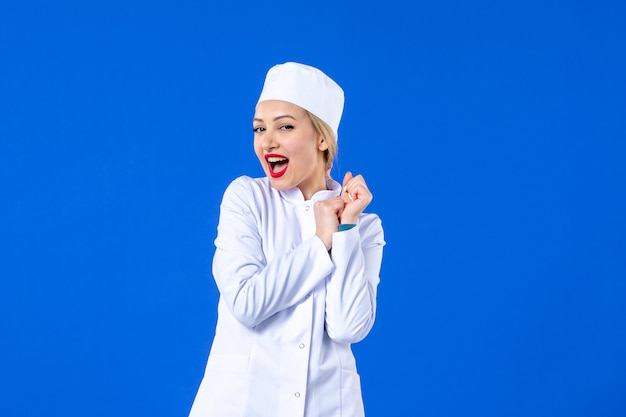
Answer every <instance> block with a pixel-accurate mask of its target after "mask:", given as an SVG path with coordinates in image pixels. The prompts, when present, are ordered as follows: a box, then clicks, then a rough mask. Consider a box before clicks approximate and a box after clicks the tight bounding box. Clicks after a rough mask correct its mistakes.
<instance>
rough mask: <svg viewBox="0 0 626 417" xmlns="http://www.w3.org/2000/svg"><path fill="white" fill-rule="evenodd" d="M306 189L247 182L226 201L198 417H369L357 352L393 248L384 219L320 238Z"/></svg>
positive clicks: (236, 184) (323, 194)
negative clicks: (327, 241) (329, 239)
mask: <svg viewBox="0 0 626 417" xmlns="http://www.w3.org/2000/svg"><path fill="white" fill-rule="evenodd" d="M328 188H329V189H328V190H324V191H320V192H318V193H316V194H315V195H314V196H313V198H312V199H311V200H309V201H305V200H304V197H303V195H302V193H301V192H300V190H299V189H298V188H293V189H291V190H287V191H278V190H276V189H274V188H272V187H271V185H270V183H269V181H268V179H267V178H250V177H246V176H242V177H239V178H237V179H236V180H234V181H233V182H232V183H231V184H230V185H229V186H228V188H227V189H226V191H225V193H224V196H223V200H222V204H221V207H220V218H219V224H218V233H217V238H216V240H215V246H216V251H215V257H214V259H213V276H214V278H215V282H216V284H217V287H218V289H219V291H220V299H219V303H218V319H217V327H216V330H215V338H214V340H213V344H212V346H211V351H210V354H209V358H208V361H207V365H206V371H205V374H204V378H203V379H202V382H201V384H200V387H199V389H198V392H197V394H196V398H195V400H194V403H193V405H192V408H191V412H190V414H189V416H190V417H298V416H306V417H361V416H364V410H363V401H362V397H361V385H360V378H359V375H358V373H357V369H356V363H355V359H354V356H353V354H352V350H351V348H350V344H351V343H355V342H358V341H360V340H362V339H363V338H364V337H365V336H366V335H367V334H368V332H369V331H370V329H371V328H372V325H373V323H374V318H375V313H376V289H377V285H378V282H379V272H380V267H381V262H382V250H383V246H384V244H385V242H384V239H383V229H382V225H381V221H380V219H379V217H378V216H377V215H375V214H362V215H361V216H360V218H359V221H358V224H357V226H356V227H354V228H352V229H350V230H347V231H342V232H337V233H335V234H334V235H333V245H332V250H331V255H330V256H329V253H328V251H327V250H326V247H325V246H324V244H323V243H322V241H321V240H320V239H319V238H317V237H316V236H315V217H314V214H313V203H314V202H315V201H319V200H326V199H328V198H330V197H334V196H337V195H339V193H340V191H341V186H340V185H339V184H338V183H337V182H336V181H333V180H328Z"/></svg>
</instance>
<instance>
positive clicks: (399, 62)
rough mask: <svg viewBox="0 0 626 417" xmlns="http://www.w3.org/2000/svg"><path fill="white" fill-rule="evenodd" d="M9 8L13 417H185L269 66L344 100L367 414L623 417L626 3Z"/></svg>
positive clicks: (8, 412) (6, 138)
mask: <svg viewBox="0 0 626 417" xmlns="http://www.w3.org/2000/svg"><path fill="white" fill-rule="evenodd" d="M55 3H56V4H51V2H43V1H42V2H36V1H31V2H25V1H21V2H20V1H11V0H9V1H4V2H2V3H1V4H0V59H1V61H0V62H1V65H0V106H1V107H0V184H1V185H2V197H1V200H0V201H1V204H0V279H1V281H0V282H1V283H2V287H1V290H0V335H1V337H2V340H1V343H0V375H1V377H0V385H1V386H0V388H1V392H2V394H1V395H0V415H2V416H11V417H35V416H37V417H38V416H44V415H45V416H64V417H73V416H81V417H83V416H90V417H99V416H107V417H108V416H118V417H123V416H148V415H149V416H164V417H165V416H167V417H172V416H186V413H187V411H188V409H189V407H190V405H191V402H192V400H193V396H194V395H195V390H196V389H197V386H198V384H199V382H200V379H201V377H202V372H203V368H204V364H205V361H206V356H207V354H208V350H209V347H210V343H211V339H212V336H213V330H214V325H215V320H216V304H217V298H218V294H217V291H216V287H215V285H214V283H213V281H212V277H211V274H210V264H211V258H212V252H213V239H214V238H215V231H216V223H217V215H218V211H217V210H218V204H219V201H220V198H221V194H222V192H223V190H224V188H225V187H226V185H227V184H228V182H230V181H231V180H232V179H233V178H234V177H236V176H238V175H240V174H244V173H245V174H248V175H261V168H260V167H259V166H258V162H257V161H256V159H255V156H254V154H253V151H252V144H251V141H252V135H251V117H252V114H253V108H254V103H255V100H256V98H257V96H258V93H259V92H260V88H261V85H262V82H263V78H264V76H265V72H266V71H267V69H268V68H269V67H270V66H272V65H274V64H276V63H281V62H285V61H288V60H294V61H300V62H304V63H308V64H311V65H315V66H318V67H320V68H322V69H323V70H324V71H325V72H327V73H328V74H329V75H330V76H332V77H333V78H334V79H335V80H336V81H338V82H339V84H340V85H342V86H343V87H344V90H345V92H346V108H345V113H344V119H343V122H342V125H341V127H340V143H339V145H340V152H339V159H338V161H337V162H336V164H335V168H334V171H333V175H334V176H335V177H337V178H341V177H342V176H343V173H344V172H345V171H346V170H351V171H353V172H355V173H361V174H363V175H364V176H365V178H366V179H367V181H368V184H369V185H370V188H371V189H372V191H373V193H374V201H373V202H372V204H371V206H370V209H371V211H376V212H378V213H379V215H380V216H381V218H382V220H383V225H384V227H385V232H386V239H387V242H388V244H387V246H386V248H385V256H384V261H383V268H382V271H381V279H382V281H381V284H380V287H379V300H378V301H379V314H378V319H377V322H376V324H375V326H374V329H373V330H372V332H371V333H370V335H369V336H368V338H367V339H365V340H364V341H363V342H361V343H359V344H357V345H355V346H354V351H355V353H356V355H357V361H358V365H359V369H360V371H361V374H362V381H363V390H364V395H365V403H366V410H367V411H368V417H377V416H382V417H389V416H428V417H431V416H432V417H435V416H437V417H448V416H450V417H458V416H467V417H473V416H476V417H502V416H507V417H517V416H520V417H521V416H524V417H525V416H533V417H538V416H546V417H547V416H550V417H553V416H567V417H577V416H585V417H587V416H589V417H597V416H603V417H604V416H606V417H609V416H610V417H612V416H620V417H623V416H624V415H626V354H625V353H626V302H625V301H624V300H625V298H626V238H625V232H626V221H625V219H624V217H625V216H624V213H625V212H626V198H625V192H626V168H625V165H626V164H625V162H624V161H625V159H626V124H625V120H626V77H625V76H624V74H626V25H625V24H624V22H625V21H626V6H625V4H624V3H623V2H618V1H600V2H597V1H596V2H591V1H570V2H557V1H552V0H548V1H530V2H529V1H525V2H521V1H520V2H518V1H515V2H489V1H478V2H458V1H439V2H432V3H430V2H420V1H417V2H404V3H397V2H393V1H391V2H372V1H349V2H332V1H322V2H321V3H320V2H317V3H307V4H299V3H298V4H294V2H282V1H278V2H272V3H269V4H264V3H262V2H241V1H234V2H200V1H188V2H177V1H156V2H155V1H152V2H149V1H134V0H131V1H124V2H122V1H109V2H106V3H101V4H96V3H93V2H79V1H69V0H68V1H58V2H55Z"/></svg>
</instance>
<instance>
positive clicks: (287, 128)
mask: <svg viewBox="0 0 626 417" xmlns="http://www.w3.org/2000/svg"><path fill="white" fill-rule="evenodd" d="M279 129H280V130H291V129H293V125H282V126H281V127H279Z"/></svg>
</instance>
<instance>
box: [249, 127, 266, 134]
mask: <svg viewBox="0 0 626 417" xmlns="http://www.w3.org/2000/svg"><path fill="white" fill-rule="evenodd" d="M252 131H253V132H254V133H261V132H265V128H264V127H263V126H257V127H253V128H252Z"/></svg>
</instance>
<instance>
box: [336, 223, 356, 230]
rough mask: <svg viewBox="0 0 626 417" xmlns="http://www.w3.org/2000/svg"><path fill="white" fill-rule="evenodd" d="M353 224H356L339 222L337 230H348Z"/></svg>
mask: <svg viewBox="0 0 626 417" xmlns="http://www.w3.org/2000/svg"><path fill="white" fill-rule="evenodd" d="M354 226H356V224H340V225H339V231H340V232H343V231H345V230H350V229H352V228H353V227H354Z"/></svg>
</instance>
